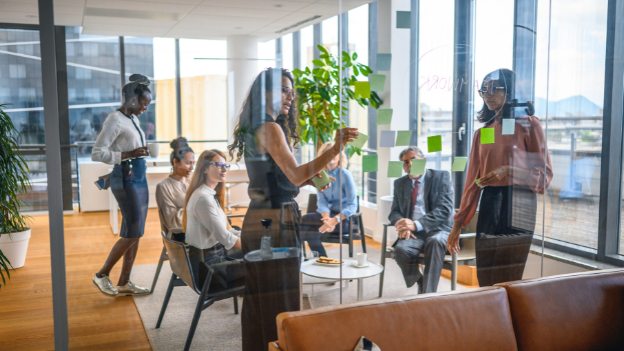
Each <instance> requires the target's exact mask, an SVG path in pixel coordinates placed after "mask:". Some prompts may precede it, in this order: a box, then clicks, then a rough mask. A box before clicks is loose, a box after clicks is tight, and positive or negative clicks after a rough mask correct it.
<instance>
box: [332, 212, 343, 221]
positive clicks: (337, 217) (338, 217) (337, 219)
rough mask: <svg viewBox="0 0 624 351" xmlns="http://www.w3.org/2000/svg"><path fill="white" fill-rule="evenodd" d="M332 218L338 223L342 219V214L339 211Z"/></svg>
mask: <svg viewBox="0 0 624 351" xmlns="http://www.w3.org/2000/svg"><path fill="white" fill-rule="evenodd" d="M334 218H336V221H337V222H336V224H338V223H340V221H341V220H342V215H340V213H339V214H337V215H336V216H335V217H334Z"/></svg>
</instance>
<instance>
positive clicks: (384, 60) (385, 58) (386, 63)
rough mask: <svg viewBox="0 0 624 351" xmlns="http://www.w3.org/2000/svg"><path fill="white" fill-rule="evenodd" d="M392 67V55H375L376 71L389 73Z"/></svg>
mask: <svg viewBox="0 0 624 351" xmlns="http://www.w3.org/2000/svg"><path fill="white" fill-rule="evenodd" d="M391 65H392V54H377V71H389V70H390V67H391Z"/></svg>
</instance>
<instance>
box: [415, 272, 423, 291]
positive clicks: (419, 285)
mask: <svg viewBox="0 0 624 351" xmlns="http://www.w3.org/2000/svg"><path fill="white" fill-rule="evenodd" d="M416 284H418V293H419V294H422V293H423V291H424V288H423V286H424V285H425V282H424V279H423V276H422V275H421V276H420V278H418V282H417V283H416Z"/></svg>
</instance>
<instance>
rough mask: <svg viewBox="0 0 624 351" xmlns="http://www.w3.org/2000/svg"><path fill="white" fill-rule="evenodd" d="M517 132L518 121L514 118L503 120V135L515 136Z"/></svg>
mask: <svg viewBox="0 0 624 351" xmlns="http://www.w3.org/2000/svg"><path fill="white" fill-rule="evenodd" d="M515 131H516V120H515V119H513V118H503V135H510V134H514V132H515Z"/></svg>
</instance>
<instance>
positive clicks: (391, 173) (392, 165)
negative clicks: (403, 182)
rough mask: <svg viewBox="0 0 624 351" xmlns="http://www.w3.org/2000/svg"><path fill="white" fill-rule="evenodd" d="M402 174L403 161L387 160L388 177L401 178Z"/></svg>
mask: <svg viewBox="0 0 624 351" xmlns="http://www.w3.org/2000/svg"><path fill="white" fill-rule="evenodd" d="M402 176H403V162H401V161H389V162H388V178H401V177H402Z"/></svg>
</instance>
